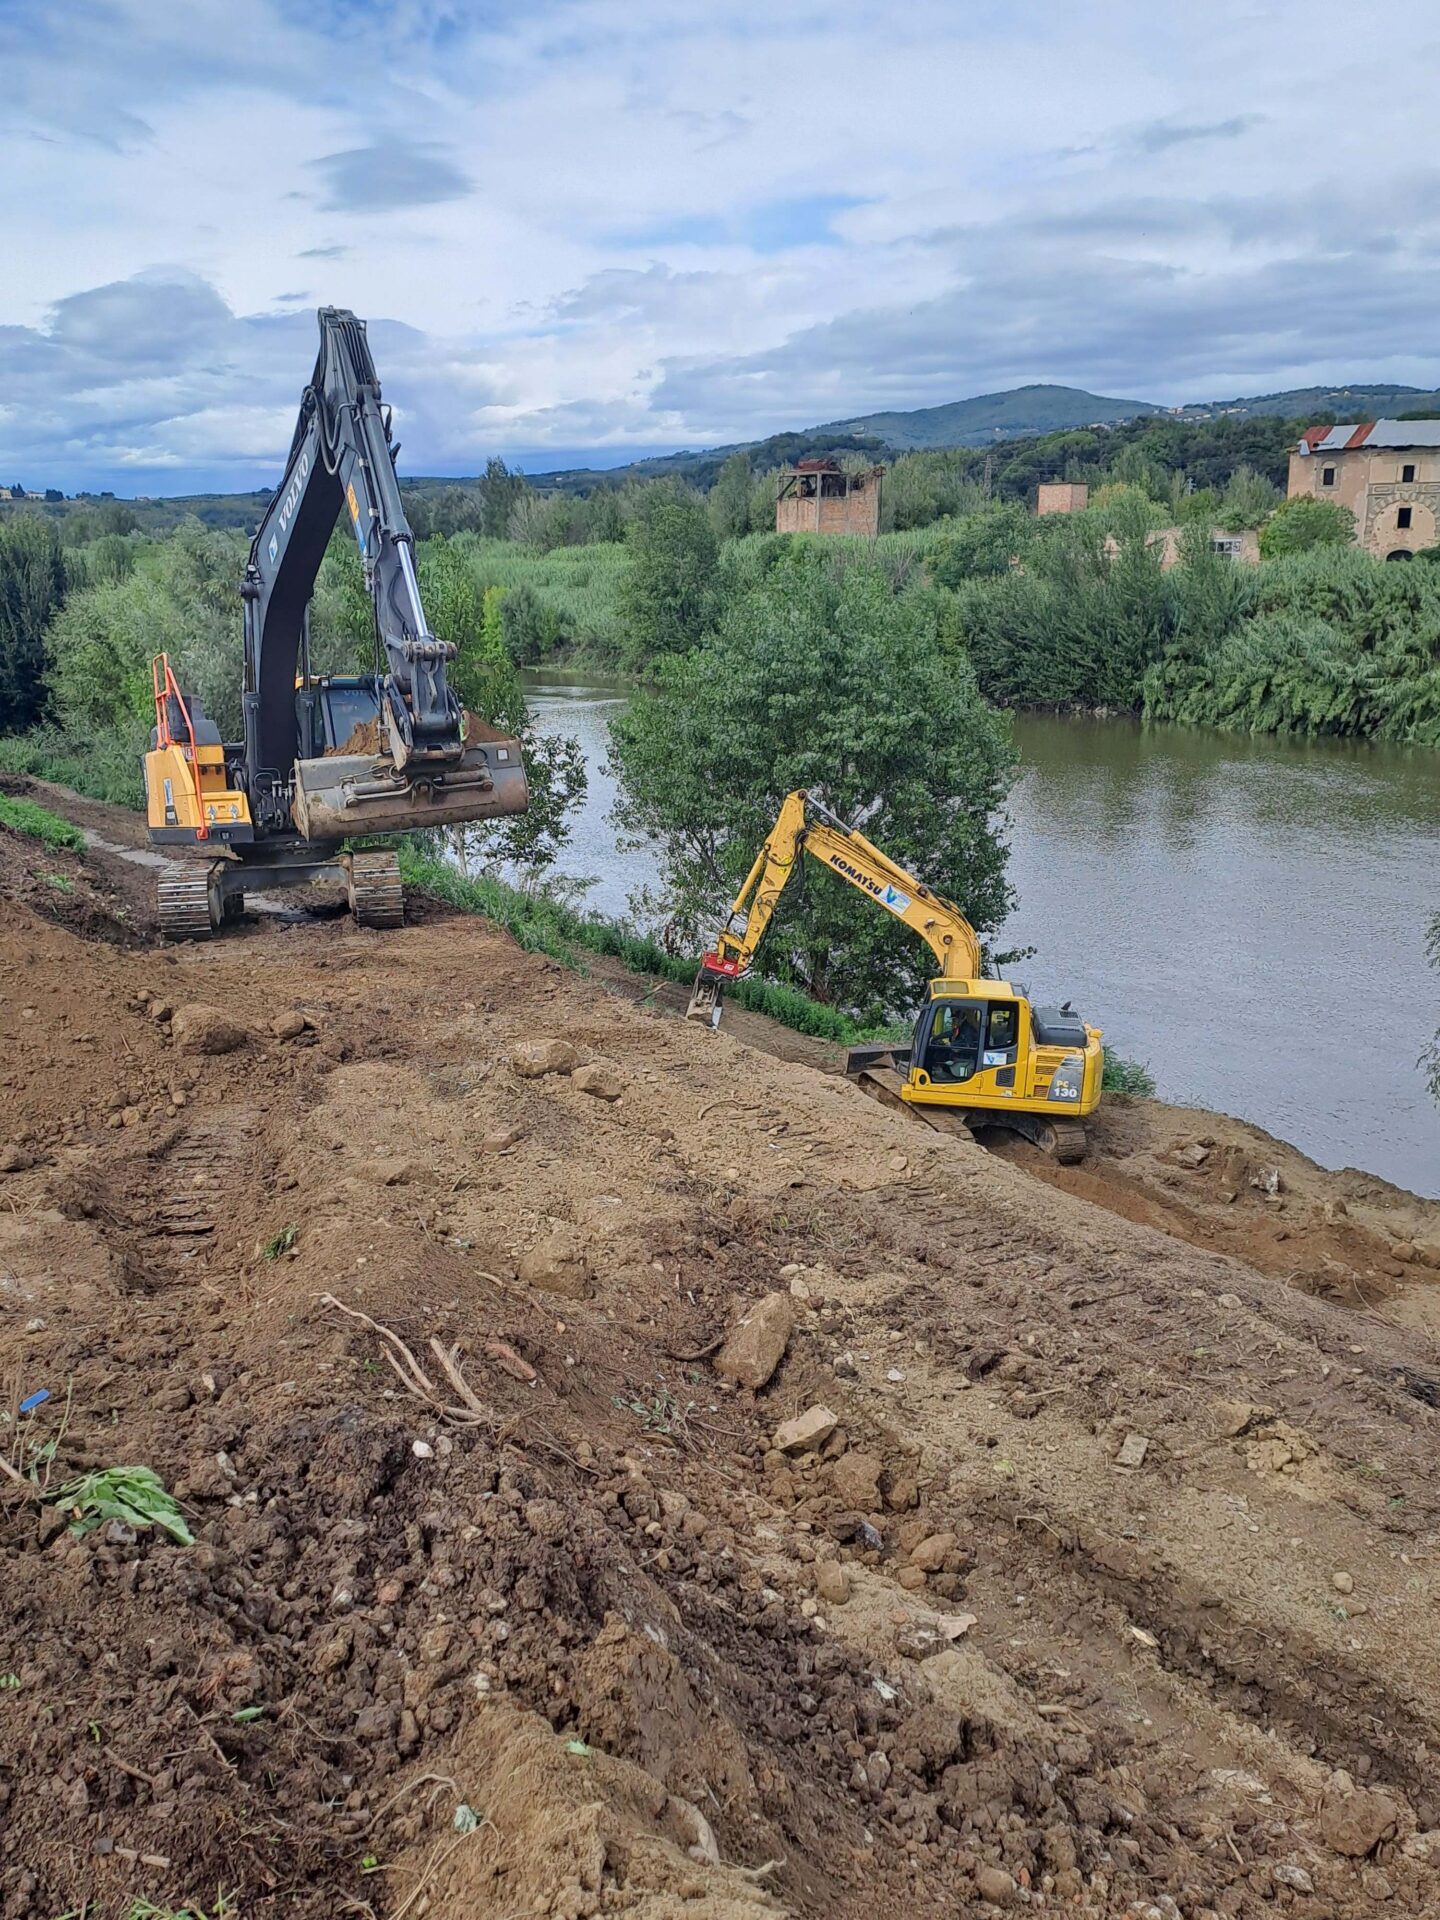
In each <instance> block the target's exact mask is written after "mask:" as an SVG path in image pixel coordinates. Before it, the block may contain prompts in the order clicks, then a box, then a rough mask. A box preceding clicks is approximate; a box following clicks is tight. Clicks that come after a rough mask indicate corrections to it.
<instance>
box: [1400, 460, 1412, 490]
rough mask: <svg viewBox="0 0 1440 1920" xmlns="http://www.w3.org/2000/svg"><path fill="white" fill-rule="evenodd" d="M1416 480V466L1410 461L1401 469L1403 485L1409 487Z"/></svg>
mask: <svg viewBox="0 0 1440 1920" xmlns="http://www.w3.org/2000/svg"><path fill="white" fill-rule="evenodd" d="M1414 478H1415V468H1414V464H1413V463H1412V462H1410V461H1406V463H1405V465H1404V466H1403V467H1401V469H1400V480H1401V484H1402V485H1403V486H1407V487H1408V486H1409V485H1410V483H1411V481H1412V480H1413V479H1414Z"/></svg>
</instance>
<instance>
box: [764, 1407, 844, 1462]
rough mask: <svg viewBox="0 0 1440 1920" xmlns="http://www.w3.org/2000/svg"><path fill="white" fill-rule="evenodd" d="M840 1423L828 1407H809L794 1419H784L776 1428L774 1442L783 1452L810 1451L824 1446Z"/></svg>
mask: <svg viewBox="0 0 1440 1920" xmlns="http://www.w3.org/2000/svg"><path fill="white" fill-rule="evenodd" d="M839 1424H840V1421H839V1417H838V1416H837V1415H836V1414H833V1413H831V1411H830V1409H829V1408H828V1407H807V1408H806V1410H805V1412H804V1413H797V1414H796V1416H795V1418H794V1419H793V1420H784V1421H782V1422H781V1423H780V1425H779V1426H778V1427H777V1428H776V1429H775V1441H774V1444H775V1446H776V1447H777V1448H778V1450H779V1451H780V1452H781V1453H809V1452H811V1451H812V1450H813V1449H814V1448H816V1447H823V1446H824V1444H825V1442H826V1441H827V1440H828V1439H829V1438H830V1436H831V1434H832V1433H834V1431H835V1429H836V1427H838V1426H839Z"/></svg>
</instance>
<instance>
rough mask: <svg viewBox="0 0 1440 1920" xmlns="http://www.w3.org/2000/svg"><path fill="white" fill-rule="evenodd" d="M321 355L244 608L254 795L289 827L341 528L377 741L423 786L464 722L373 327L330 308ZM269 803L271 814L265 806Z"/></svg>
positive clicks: (324, 314) (460, 739) (456, 747)
mask: <svg viewBox="0 0 1440 1920" xmlns="http://www.w3.org/2000/svg"><path fill="white" fill-rule="evenodd" d="M319 320H320V351H319V353H318V355H317V356H316V360H315V371H314V373H313V374H312V376H311V378H310V383H309V385H308V386H307V387H306V389H305V392H304V394H303V396H302V397H301V402H300V417H299V420H298V421H297V423H296V427H295V436H294V439H293V441H292V442H291V447H290V457H289V460H288V462H287V464H286V468H285V477H284V480H283V481H282V482H281V484H280V487H279V490H278V491H277V492H276V494H275V495H274V497H273V499H272V500H271V502H270V506H269V508H268V510H267V511H266V514H265V517H264V519H263V520H262V521H261V523H260V529H259V531H258V533H257V534H256V536H255V540H254V544H253V545H252V547H251V549H250V559H249V563H248V565H247V566H246V569H245V579H244V584H243V587H242V592H243V595H244V600H245V684H244V714H245V759H246V766H247V772H248V781H249V785H250V789H251V792H252V795H256V796H257V797H262V809H263V810H264V811H266V812H268V813H269V814H270V815H271V818H270V820H269V821H268V822H267V824H270V825H272V826H279V825H280V824H281V821H282V819H283V815H284V812H285V810H286V802H285V798H284V789H285V787H286V785H287V783H288V781H289V777H290V768H291V766H292V764H293V763H294V761H295V759H296V753H297V745H298V734H297V722H296V711H295V686H296V669H297V666H298V667H302V668H304V667H306V666H308V662H307V661H306V659H305V654H306V650H307V649H306V640H307V634H308V623H309V605H310V598H311V595H312V593H313V592H314V589H315V580H316V576H317V575H318V573H319V571H320V563H321V561H322V560H323V559H324V557H325V549H326V546H327V545H328V543H329V539H330V535H331V533H332V532H333V530H334V527H335V524H336V521H337V520H338V519H339V517H340V514H341V512H342V511H343V512H344V513H345V515H346V516H347V518H348V520H349V523H350V527H351V530H352V532H353V533H354V536H355V543H356V545H357V547H358V548H359V550H360V559H361V562H362V564H363V566H364V569H365V581H366V585H367V587H368V588H369V591H370V597H371V601H372V603H373V605H374V609H375V626H376V631H377V633H378V636H379V639H380V643H381V647H382V650H383V666H384V672H383V673H382V676H381V679H380V685H379V695H380V713H379V722H380V740H381V742H382V743H383V745H384V747H385V748H386V750H388V753H389V757H390V759H391V761H392V763H393V765H394V767H395V769H396V771H397V772H398V773H401V774H405V775H407V776H408V777H409V778H411V779H413V778H415V777H417V776H422V777H423V776H424V775H426V774H429V773H431V772H438V771H443V770H444V769H445V768H447V767H453V766H455V765H456V764H458V763H459V761H460V759H461V756H462V754H463V752H464V746H465V741H464V718H463V715H462V712H461V708H460V702H459V700H458V698H457V696H456V694H455V691H454V689H453V688H452V687H451V686H450V684H449V681H448V678H447V674H446V667H447V665H448V663H449V662H450V661H451V660H452V659H453V658H454V656H455V649H454V647H453V646H452V645H451V644H450V643H449V642H447V641H443V640H438V639H437V638H436V637H435V635H434V634H433V633H432V632H431V631H430V626H429V623H428V621H427V620H426V618H425V610H424V607H423V606H422V605H421V602H420V589H419V585H418V582H417V580H416V577H415V555H414V540H413V536H412V535H411V532H410V526H409V522H408V521H407V520H406V518H405V509H404V506H403V505H402V503H401V499H400V488H399V484H398V482H397V480H396V478H395V457H396V455H397V453H398V452H399V448H398V447H397V446H396V445H395V444H394V443H393V442H392V440H391V435H390V417H389V411H388V409H386V408H384V407H383V406H382V405H381V400H380V382H379V379H378V377H377V375H376V372H375V363H374V361H373V360H372V359H371V357H370V348H369V344H368V342H367V340H366V337H365V324H364V322H363V321H361V320H357V319H356V318H355V316H354V314H353V313H349V312H347V311H345V310H344V309H343V308H339V307H322V308H321V309H320V313H319ZM265 800H268V801H269V802H270V805H269V806H266V805H265V804H264V803H265Z"/></svg>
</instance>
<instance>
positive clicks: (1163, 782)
mask: <svg viewBox="0 0 1440 1920" xmlns="http://www.w3.org/2000/svg"><path fill="white" fill-rule="evenodd" d="M624 698H625V694H624V689H623V688H621V687H617V686H613V685H612V686H605V685H600V684H597V683H595V682H584V683H582V682H578V681H563V682H556V681H551V682H547V683H546V684H543V685H542V684H539V683H537V684H536V685H534V686H533V687H532V689H531V701H532V706H533V708H534V711H535V713H536V715H537V717H538V718H539V720H540V721H541V724H542V725H544V726H546V727H554V728H557V729H560V730H563V731H565V732H568V733H573V734H575V735H577V736H578V738H579V739H580V741H581V744H582V745H583V747H584V748H585V752H586V758H587V761H588V764H589V769H590V781H591V787H590V795H589V799H588V802H587V805H586V808H585V811H584V813H583V815H582V817H581V819H580V821H579V823H578V825H577V828H576V832H575V836H574V840H573V842H572V844H571V846H570V847H569V849H568V850H567V854H566V858H565V860H564V861H563V862H562V866H563V868H564V870H565V871H566V872H567V873H569V874H572V875H576V876H579V877H582V878H587V879H591V880H592V881H593V885H592V887H591V888H590V890H589V891H588V893H587V895H586V898H587V900H588V901H589V903H590V904H591V905H592V906H593V907H594V908H595V909H596V910H597V911H600V912H603V913H606V914H623V913H625V912H626V908H627V900H628V897H629V895H630V894H631V893H633V892H634V891H635V890H636V889H638V888H639V887H641V886H643V885H645V884H646V883H647V881H649V880H651V879H652V878H653V876H652V875H651V874H650V873H649V872H648V871H647V869H646V866H645V862H644V860H643V859H642V858H641V857H640V856H638V855H635V854H621V853H619V852H618V851H617V849H616V846H615V833H614V827H613V825H612V823H611V821H610V819H609V818H608V816H609V813H610V809H611V807H612V806H613V804H614V800H615V789H614V783H613V781H612V780H611V779H610V778H609V776H608V775H607V774H606V773H605V772H604V768H603V762H604V758H605V747H606V727H607V725H608V722H609V720H610V718H611V717H612V716H613V715H614V714H615V713H616V712H618V711H619V709H620V707H621V705H622V704H623V701H624ZM1015 732H1016V742H1017V744H1018V746H1019V749H1020V755H1021V766H1022V773H1021V778H1020V781H1019V784H1018V786H1017V788H1016V791H1015V794H1014V797H1013V801H1012V805H1011V816H1012V818H1011V829H1010V842H1011V847H1012V855H1011V862H1010V873H1011V878H1012V880H1013V882H1014V885H1015V891H1016V896H1017V904H1016V908H1015V912H1014V914H1013V916H1012V918H1011V920H1010V922H1009V924H1008V925H1007V926H1006V928H1005V930H1004V935H1003V942H1002V944H1004V945H1007V946H1010V945H1013V946H1016V947H1026V946H1028V947H1034V948H1035V950H1036V951H1035V953H1034V955H1033V957H1031V958H1029V959H1027V960H1025V961H1023V962H1021V963H1019V964H1018V965H1016V966H1015V967H1013V968H1012V969H1011V972H1012V974H1013V975H1014V976H1015V977H1017V978H1019V979H1022V980H1024V981H1026V983H1027V984H1028V985H1029V986H1030V988H1031V989H1032V991H1034V992H1035V993H1036V994H1038V995H1041V996H1043V997H1045V998H1047V999H1048V998H1051V997H1063V996H1065V995H1069V996H1071V997H1073V999H1074V1000H1075V1003H1076V1005H1077V1006H1078V1007H1079V1008H1080V1009H1081V1010H1082V1011H1083V1012H1084V1013H1085V1015H1086V1017H1087V1018H1089V1019H1090V1020H1092V1021H1094V1022H1096V1023H1097V1024H1098V1025H1101V1026H1103V1027H1104V1029H1105V1033H1106V1038H1107V1040H1108V1041H1109V1042H1110V1043H1111V1044H1112V1045H1114V1046H1115V1047H1117V1048H1118V1049H1119V1051H1120V1052H1122V1053H1125V1054H1129V1055H1131V1056H1132V1057H1133V1058H1135V1059H1139V1060H1143V1061H1146V1062H1148V1063H1149V1066H1150V1069H1151V1071H1152V1072H1153V1074H1154V1076H1155V1079H1156V1081H1157V1083H1158V1086H1159V1090H1160V1092H1161V1093H1162V1094H1163V1095H1164V1096H1165V1097H1166V1098H1167V1099H1170V1100H1174V1101H1177V1102H1191V1103H1194V1104H1195V1105H1198V1106H1204V1107H1209V1108H1214V1109H1218V1110H1219V1111H1222V1112H1228V1113H1233V1114H1237V1115H1239V1116H1240V1117H1241V1118H1243V1119H1246V1120H1251V1121H1253V1122H1255V1123H1256V1124H1257V1125H1259V1126H1262V1127H1265V1128H1267V1129H1268V1130H1269V1131H1270V1132H1272V1133H1275V1134H1278V1135H1280V1136H1281V1137H1282V1138H1284V1139H1286V1140H1289V1141H1291V1142H1292V1143H1293V1144H1294V1145H1296V1146H1298V1147H1299V1148H1300V1149H1301V1150H1302V1151H1303V1152H1305V1153H1308V1154H1310V1155H1312V1156H1313V1157H1314V1158H1315V1159H1316V1160H1318V1161H1320V1162H1321V1164H1322V1165H1325V1166H1334V1167H1338V1166H1347V1165H1350V1166H1361V1167H1365V1168H1367V1169H1368V1170H1370V1171H1371V1172H1374V1173H1379V1174H1382V1175H1383V1176H1384V1177H1385V1178H1387V1179H1389V1180H1393V1181H1395V1182H1396V1183H1397V1184H1399V1185H1401V1186H1406V1187H1410V1188H1413V1189H1414V1190H1415V1191H1416V1192H1419V1193H1424V1194H1428V1195H1432V1196H1433V1195H1440V1110H1437V1109H1436V1107H1435V1106H1434V1105H1433V1104H1432V1102H1431V1101H1430V1099H1429V1096H1428V1094H1427V1092H1426V1089H1425V1085H1424V1082H1423V1079H1422V1077H1421V1075H1420V1073H1419V1071H1418V1070H1417V1068H1416V1065H1415V1061H1416V1057H1417V1055H1418V1054H1419V1052H1420V1049H1421V1047H1422V1046H1423V1045H1424V1044H1425V1041H1426V1039H1427V1037H1428V1035H1429V1034H1431V1033H1432V1032H1433V1031H1434V1030H1435V1028H1436V1026H1437V1025H1440V975H1437V974H1436V973H1435V972H1434V971H1432V970H1431V969H1430V968H1429V967H1427V965H1426V962H1425V954H1424V934H1425V925H1426V920H1427V917H1428V915H1429V914H1430V913H1432V912H1433V911H1435V910H1436V909H1437V908H1440V871H1437V867H1440V862H1437V852H1440V755H1436V754H1433V753H1424V752H1421V751H1418V750H1410V749H1405V748H1397V747H1373V746H1349V745H1344V744H1339V743H1335V742H1326V741H1319V742H1307V743H1303V744H1292V743H1286V742H1282V741H1276V740H1271V739H1259V740H1250V739H1247V738H1243V737H1238V736H1232V735H1226V734H1216V733H1210V732H1199V731H1192V730H1189V729H1184V728H1178V727H1142V726H1140V725H1139V724H1138V723H1135V722H1130V721H1089V720H1064V719H1056V718H1049V717H1038V716H1029V715H1027V716H1022V717H1021V718H1019V719H1018V720H1017V722H1016V729H1015Z"/></svg>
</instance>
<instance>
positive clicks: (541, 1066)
mask: <svg viewBox="0 0 1440 1920" xmlns="http://www.w3.org/2000/svg"><path fill="white" fill-rule="evenodd" d="M510 1064H511V1066H512V1067H513V1068H514V1070H515V1072H516V1073H518V1074H519V1075H520V1078H521V1079H522V1080H539V1079H540V1078H541V1077H542V1076H543V1075H545V1074H547V1073H573V1072H574V1071H575V1069H576V1067H577V1066H578V1065H579V1064H580V1056H579V1054H578V1053H576V1051H575V1049H574V1047H572V1046H571V1044H570V1042H569V1041H568V1040H541V1041H536V1042H533V1043H532V1044H531V1045H529V1046H522V1047H517V1048H516V1049H515V1052H514V1053H513V1054H512V1055H511V1059H510Z"/></svg>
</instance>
